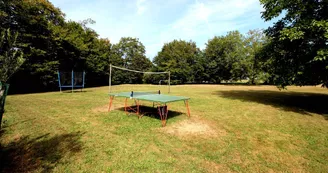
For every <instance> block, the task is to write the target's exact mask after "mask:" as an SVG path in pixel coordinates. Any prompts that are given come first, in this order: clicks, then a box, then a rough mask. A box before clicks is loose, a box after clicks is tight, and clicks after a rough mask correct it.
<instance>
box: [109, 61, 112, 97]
mask: <svg viewBox="0 0 328 173" xmlns="http://www.w3.org/2000/svg"><path fill="white" fill-rule="evenodd" d="M111 86H112V64H110V65H109V93H110V91H111Z"/></svg>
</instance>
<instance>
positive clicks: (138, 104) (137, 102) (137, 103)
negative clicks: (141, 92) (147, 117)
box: [136, 100, 141, 118]
mask: <svg viewBox="0 0 328 173" xmlns="http://www.w3.org/2000/svg"><path fill="white" fill-rule="evenodd" d="M136 105H137V115H138V118H141V116H140V112H139V111H140V109H139V106H140V103H139V100H136Z"/></svg>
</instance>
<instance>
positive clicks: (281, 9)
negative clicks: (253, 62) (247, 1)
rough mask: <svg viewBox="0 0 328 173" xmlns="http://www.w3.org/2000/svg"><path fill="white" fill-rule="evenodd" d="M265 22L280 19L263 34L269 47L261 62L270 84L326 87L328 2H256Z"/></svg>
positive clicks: (265, 0) (300, 0) (313, 0)
mask: <svg viewBox="0 0 328 173" xmlns="http://www.w3.org/2000/svg"><path fill="white" fill-rule="evenodd" d="M260 2H261V4H262V5H263V7H264V9H265V11H264V12H263V13H262V18H264V19H265V20H266V21H269V20H271V19H273V18H276V17H278V16H280V15H282V16H283V17H282V18H281V19H280V20H278V22H276V23H275V24H274V26H272V27H269V28H268V29H267V30H266V33H267V35H268V36H269V37H270V40H271V42H270V44H268V45H267V46H266V47H265V50H264V51H263V53H264V54H263V56H262V57H263V59H264V60H265V61H266V62H267V63H269V64H270V67H271V68H270V69H268V72H270V73H271V74H272V81H273V82H274V83H275V84H276V85H278V86H280V87H285V86H287V85H291V84H296V85H308V84H314V85H316V84H323V85H324V86H326V87H327V86H328V45H327V43H328V1H325V0H307V1H303V0H260Z"/></svg>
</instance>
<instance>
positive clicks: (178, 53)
mask: <svg viewBox="0 0 328 173" xmlns="http://www.w3.org/2000/svg"><path fill="white" fill-rule="evenodd" d="M199 53H200V50H199V49H198V48H197V46H196V43H195V42H192V41H189V42H187V41H183V40H173V41H172V42H169V43H166V44H164V46H163V48H162V50H161V51H160V52H158V54H157V56H156V57H155V58H154V60H153V62H154V64H155V65H156V66H157V68H158V70H159V71H171V79H172V82H173V83H174V82H178V83H185V82H194V80H195V79H194V72H193V68H192V66H193V65H194V63H195V57H196V56H198V54H199Z"/></svg>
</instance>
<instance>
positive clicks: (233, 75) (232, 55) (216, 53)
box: [205, 31, 246, 83]
mask: <svg viewBox="0 0 328 173" xmlns="http://www.w3.org/2000/svg"><path fill="white" fill-rule="evenodd" d="M205 56H206V58H207V66H206V74H208V75H209V78H210V81H211V82H214V83H220V82H221V81H222V80H226V81H228V80H231V79H234V80H236V79H241V78H243V77H244V76H243V75H244V74H245V70H246V69H245V67H244V66H243V64H242V63H241V61H242V60H243V59H245V57H246V56H245V48H244V42H243V35H242V34H240V33H239V32H238V31H232V32H228V34H227V35H226V36H219V37H218V36H215V37H214V38H213V39H210V40H209V41H208V43H207V44H206V48H205Z"/></svg>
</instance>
